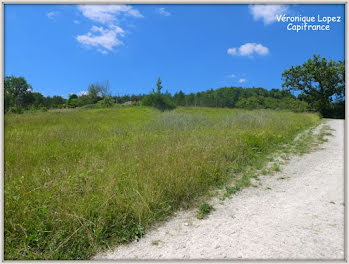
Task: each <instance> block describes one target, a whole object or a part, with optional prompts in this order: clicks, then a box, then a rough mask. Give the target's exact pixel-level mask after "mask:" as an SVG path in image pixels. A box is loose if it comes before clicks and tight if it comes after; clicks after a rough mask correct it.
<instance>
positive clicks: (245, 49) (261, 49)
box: [227, 43, 269, 56]
mask: <svg viewBox="0 0 349 264" xmlns="http://www.w3.org/2000/svg"><path fill="white" fill-rule="evenodd" d="M227 53H228V54H230V55H240V56H252V55H253V53H257V54H258V55H262V56H263V55H267V54H269V49H268V48H267V47H265V46H263V45H262V44H257V43H246V44H244V45H241V46H240V47H239V48H229V49H228V50H227Z"/></svg>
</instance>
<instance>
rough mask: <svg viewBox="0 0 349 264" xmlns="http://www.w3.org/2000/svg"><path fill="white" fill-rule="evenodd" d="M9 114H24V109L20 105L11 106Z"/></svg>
mask: <svg viewBox="0 0 349 264" xmlns="http://www.w3.org/2000/svg"><path fill="white" fill-rule="evenodd" d="M8 112H9V113H12V114H23V108H22V107H20V106H19V105H15V106H11V107H10V108H9V110H8Z"/></svg>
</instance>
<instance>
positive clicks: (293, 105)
mask: <svg viewBox="0 0 349 264" xmlns="http://www.w3.org/2000/svg"><path fill="white" fill-rule="evenodd" d="M236 107H237V108H243V109H250V110H251V109H274V110H291V111H293V112H305V111H307V110H309V105H308V103H306V102H304V101H300V100H296V99H294V98H292V97H284V98H281V99H279V98H272V97H262V96H251V97H248V98H241V99H240V100H239V101H238V102H237V103H236Z"/></svg>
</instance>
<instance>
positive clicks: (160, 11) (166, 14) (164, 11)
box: [157, 7, 171, 16]
mask: <svg viewBox="0 0 349 264" xmlns="http://www.w3.org/2000/svg"><path fill="white" fill-rule="evenodd" d="M157 11H158V13H159V14H160V15H162V16H170V15H171V13H170V12H168V11H167V10H165V8H164V7H160V8H158V9H157Z"/></svg>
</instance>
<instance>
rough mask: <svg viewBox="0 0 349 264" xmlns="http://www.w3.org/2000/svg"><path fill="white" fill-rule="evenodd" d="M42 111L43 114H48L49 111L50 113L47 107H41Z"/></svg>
mask: <svg viewBox="0 0 349 264" xmlns="http://www.w3.org/2000/svg"><path fill="white" fill-rule="evenodd" d="M40 111H41V112H47V111H48V109H47V107H45V106H42V107H40Z"/></svg>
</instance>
